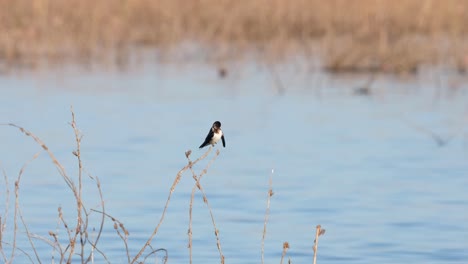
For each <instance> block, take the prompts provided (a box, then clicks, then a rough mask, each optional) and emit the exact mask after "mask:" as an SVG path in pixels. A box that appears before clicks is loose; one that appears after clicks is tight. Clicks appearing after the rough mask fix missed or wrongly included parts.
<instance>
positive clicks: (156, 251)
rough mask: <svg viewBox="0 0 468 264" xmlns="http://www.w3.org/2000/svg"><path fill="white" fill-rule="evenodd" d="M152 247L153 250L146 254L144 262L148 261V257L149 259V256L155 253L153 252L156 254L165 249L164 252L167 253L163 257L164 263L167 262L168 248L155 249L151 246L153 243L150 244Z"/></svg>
mask: <svg viewBox="0 0 468 264" xmlns="http://www.w3.org/2000/svg"><path fill="white" fill-rule="evenodd" d="M150 248H151V252H150V253H148V254H147V255H146V256H145V258H144V259H143V263H145V262H146V259H147V258H148V257H149V256H151V255H153V254H156V253H158V252H159V251H164V253H165V254H166V255H165V256H164V258H163V259H164V262H163V264H165V263H167V258H168V255H167V250H166V249H165V248H158V249H153V248H152V247H151V245H150Z"/></svg>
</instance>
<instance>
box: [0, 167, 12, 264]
mask: <svg viewBox="0 0 468 264" xmlns="http://www.w3.org/2000/svg"><path fill="white" fill-rule="evenodd" d="M2 173H3V178H4V179H5V195H6V197H5V211H4V213H3V219H4V220H3V221H2V217H0V252H1V254H2V257H3V262H5V263H6V262H7V256H6V254H5V251H4V250H3V246H2V244H3V234H4V233H5V228H6V226H7V220H8V212H9V207H10V188H9V183H8V176H7V174H6V171H5V169H4V168H3V166H2Z"/></svg>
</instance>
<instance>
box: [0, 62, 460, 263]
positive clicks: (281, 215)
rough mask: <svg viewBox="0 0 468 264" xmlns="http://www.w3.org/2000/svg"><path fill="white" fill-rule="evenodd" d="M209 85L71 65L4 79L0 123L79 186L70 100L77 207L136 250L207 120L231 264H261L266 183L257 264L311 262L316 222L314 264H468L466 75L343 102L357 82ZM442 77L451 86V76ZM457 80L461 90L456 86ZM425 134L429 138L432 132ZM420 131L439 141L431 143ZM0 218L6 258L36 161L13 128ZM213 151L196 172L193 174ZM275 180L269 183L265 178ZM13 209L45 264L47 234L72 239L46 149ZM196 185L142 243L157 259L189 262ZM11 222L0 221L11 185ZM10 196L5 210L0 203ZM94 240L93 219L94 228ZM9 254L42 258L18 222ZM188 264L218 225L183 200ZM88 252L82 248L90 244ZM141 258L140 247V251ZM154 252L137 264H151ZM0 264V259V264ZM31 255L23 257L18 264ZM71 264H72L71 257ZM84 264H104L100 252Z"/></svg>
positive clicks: (290, 78)
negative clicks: (214, 140) (215, 134)
mask: <svg viewBox="0 0 468 264" xmlns="http://www.w3.org/2000/svg"><path fill="white" fill-rule="evenodd" d="M228 69H229V74H228V76H227V78H225V79H220V78H219V77H218V76H217V74H216V69H215V68H214V67H213V66H211V65H199V64H187V65H180V64H179V65H171V64H163V65H160V64H158V65H153V64H145V65H144V66H142V67H139V68H137V69H130V70H128V71H123V72H122V71H116V70H102V69H101V70H97V71H87V70H83V69H80V68H76V67H64V68H63V69H60V70H57V69H55V70H50V71H48V70H42V71H38V72H27V73H24V72H23V73H16V74H15V73H14V74H11V75H7V76H0V90H1V95H2V96H1V97H0V123H10V122H11V123H15V124H17V125H20V126H22V127H24V128H26V129H28V130H30V131H32V132H33V133H34V134H35V135H37V136H38V137H40V138H41V139H42V140H43V141H44V142H45V143H46V145H47V146H48V148H49V149H50V150H51V151H52V152H53V153H54V155H55V156H56V157H57V159H58V160H59V162H60V163H61V164H62V165H63V166H64V167H65V169H66V171H67V174H68V176H69V177H71V178H73V180H74V181H75V183H77V171H78V168H77V163H76V157H75V156H74V155H72V151H73V150H74V149H75V147H76V146H75V142H74V134H73V130H72V129H71V127H70V125H69V122H70V121H71V114H70V106H71V105H73V108H74V111H75V114H76V121H77V124H78V127H79V129H80V130H81V132H82V134H83V140H82V145H81V151H82V159H83V163H84V167H85V170H86V172H85V173H84V175H83V188H84V189H83V200H84V202H85V206H86V207H87V209H88V210H89V209H91V208H93V209H96V210H102V207H101V206H100V200H99V193H98V190H97V188H96V184H95V181H94V180H92V179H91V178H90V177H88V174H89V175H91V176H93V177H99V179H100V181H101V188H102V192H103V196H104V202H105V211H106V213H108V214H109V215H112V216H113V217H115V218H117V219H118V220H119V221H120V222H122V223H123V224H124V225H125V228H126V229H127V230H128V231H129V233H130V235H129V238H128V247H129V250H130V255H131V256H135V255H136V253H137V252H138V250H139V249H140V248H141V247H142V246H143V245H144V243H145V242H146V240H147V239H148V237H149V235H150V234H151V232H152V231H153V229H154V227H155V226H156V224H157V223H158V221H159V219H160V217H161V213H162V211H163V208H164V205H165V202H166V200H167V197H168V194H169V190H170V187H171V185H172V183H173V181H174V179H175V176H176V174H177V172H178V171H179V170H180V169H181V168H182V167H184V166H185V164H186V163H187V161H186V158H185V155H184V152H185V151H186V150H188V149H191V150H192V159H193V160H195V159H196V158H197V157H199V156H200V155H202V154H203V153H205V150H206V149H203V150H199V149H198V146H199V145H200V144H201V143H202V141H203V139H204V137H205V136H206V133H207V132H208V129H209V128H210V126H211V124H212V122H213V121H215V120H220V121H221V122H222V124H223V125H222V128H223V131H224V133H225V137H226V143H227V146H226V148H222V147H221V146H219V145H218V146H216V147H215V149H219V150H220V155H219V156H218V157H217V159H216V161H215V162H214V163H213V164H212V165H211V166H210V167H209V169H208V172H207V174H206V175H205V176H203V179H202V181H201V184H202V186H203V188H204V190H205V192H206V194H207V198H208V201H209V204H210V206H211V208H212V212H213V215H214V218H215V221H216V225H217V228H218V230H219V237H220V242H221V247H222V251H223V254H224V256H225V259H226V263H260V262H261V240H262V232H263V224H264V217H265V210H266V204H267V192H268V188H269V187H268V182H269V178H270V177H272V184H273V191H274V195H273V197H272V198H271V204H270V215H269V221H268V224H267V232H266V239H265V263H278V262H279V261H280V258H281V252H282V244H283V242H285V241H288V242H289V244H290V249H289V251H288V252H287V255H286V260H285V262H286V261H287V260H288V259H291V261H292V262H293V263H307V262H309V263H311V262H312V256H313V251H312V246H313V243H314V236H315V226H316V225H318V224H320V225H322V227H323V228H324V229H326V233H325V235H324V236H321V237H320V240H319V247H318V263H344V262H346V263H369V264H370V263H372V264H373V263H379V264H385V263H424V264H426V263H468V192H467V190H468V175H467V174H468V119H467V116H468V105H467V103H466V102H468V100H467V99H468V94H467V91H468V90H467V89H468V86H467V85H466V83H467V82H466V81H465V80H464V79H463V78H466V77H463V76H448V77H447V76H446V78H444V79H443V80H444V82H443V83H442V88H441V84H440V83H437V84H435V83H434V82H432V81H431V80H432V79H430V78H429V79H427V78H425V77H424V76H417V77H416V78H414V77H407V78H400V77H395V76H381V77H379V78H378V79H377V81H376V83H375V84H374V85H373V89H374V90H373V93H372V95H371V96H355V95H353V92H352V91H353V87H356V86H358V85H359V84H361V83H364V82H365V80H366V77H359V76H333V75H328V74H325V73H320V72H317V73H315V72H314V73H305V72H299V73H296V72H295V71H296V69H295V68H294V67H288V66H287V65H284V66H282V67H280V68H278V69H277V71H278V72H279V73H280V79H281V81H282V85H283V86H284V91H283V90H282V89H283V88H281V89H280V88H279V87H278V83H277V82H275V81H274V80H273V78H272V76H271V72H270V71H268V70H267V69H265V68H264V67H261V66H252V65H248V64H247V65H246V66H238V67H234V66H232V68H228ZM452 77H453V79H452ZM455 78H458V79H456V80H460V79H461V80H462V81H459V82H455V81H453V82H452V80H454V79H455ZM429 131H431V132H429ZM430 133H435V134H437V135H438V136H440V137H441V138H443V139H450V140H449V141H448V143H447V144H444V145H443V146H439V145H438V144H437V142H436V140H434V138H433V137H432V136H431V134H430ZM0 144H1V146H2V147H1V151H0V165H1V167H2V169H3V170H5V174H6V175H7V177H8V185H5V184H4V180H2V181H1V182H2V185H0V186H1V188H0V189H1V190H0V198H1V201H2V202H0V214H1V216H2V221H3V223H5V221H6V226H5V227H4V230H5V231H4V232H3V238H2V239H3V242H4V243H3V249H4V252H5V254H6V256H7V257H8V258H9V257H10V252H11V244H12V241H13V233H14V232H13V231H14V226H13V214H14V207H15V206H14V203H15V197H14V182H15V180H16V179H17V177H18V173H19V171H20V169H21V167H22V166H23V165H24V163H25V162H27V161H28V160H30V159H31V158H32V157H33V155H34V154H35V153H36V152H38V151H41V148H40V147H39V146H38V145H37V144H36V143H34V141H33V140H32V138H30V137H26V136H24V135H23V134H21V133H20V132H19V131H18V130H17V129H15V128H12V127H8V126H1V127H0ZM213 155H214V151H212V152H211V153H210V155H209V157H208V158H207V159H206V160H203V161H201V162H200V163H199V164H197V165H196V166H195V167H194V169H195V171H196V172H197V173H199V172H201V171H202V170H203V169H204V168H205V166H206V165H207V164H208V162H209V159H211V158H212V157H213ZM272 170H274V173H272ZM21 177H22V178H21V182H20V189H19V191H20V193H19V205H20V208H21V212H22V214H23V218H24V220H25V222H26V224H27V226H28V229H29V232H31V233H33V234H34V236H35V237H40V238H35V239H33V242H34V245H35V248H36V250H37V251H38V255H39V256H40V259H41V261H43V262H45V263H49V262H51V260H52V259H53V260H55V262H57V263H58V261H59V254H58V253H57V250H55V251H54V250H53V249H52V247H50V246H49V245H47V243H46V242H44V241H45V240H51V239H52V238H51V237H50V236H49V234H48V232H49V231H52V232H55V233H57V234H58V236H59V238H60V239H61V243H62V245H65V244H66V240H67V237H68V235H67V233H66V230H65V229H64V227H63V223H62V222H60V221H59V219H58V213H57V208H58V207H59V206H61V207H62V210H63V214H64V217H65V219H66V221H67V222H68V224H69V225H70V226H74V224H75V223H76V222H75V218H76V206H75V202H74V199H73V195H72V193H71V191H70V189H69V188H68V187H67V185H66V184H65V182H64V181H63V179H62V178H61V176H60V174H59V173H58V172H57V169H56V168H55V167H54V165H53V163H52V162H51V160H50V158H49V157H48V155H47V153H45V152H44V151H42V152H41V154H40V156H39V157H38V158H37V159H35V160H34V161H33V162H31V163H30V164H29V165H28V166H27V167H26V169H25V172H24V174H23V175H22V176H21ZM193 184H194V180H193V179H192V177H191V174H190V172H187V173H185V174H183V177H182V179H181V181H180V182H179V184H178V185H177V187H176V189H175V191H174V193H173V195H172V197H171V202H170V204H169V208H168V210H167V214H166V216H165V218H164V222H163V223H162V225H161V227H160V229H159V231H158V233H157V235H156V236H155V238H154V240H153V242H152V245H153V247H154V248H155V249H156V248H165V249H166V250H167V251H168V257H169V258H168V263H189V251H188V249H187V244H188V235H187V230H188V224H189V203H190V195H191V191H192V187H193ZM7 186H8V187H9V191H10V194H9V198H10V199H9V207H8V215H6V216H5V213H4V212H5V210H6V209H7V208H6V204H7V202H6V197H7V195H6V188H5V187H7ZM3 201H5V202H3ZM89 221H90V222H89V227H90V228H89V230H90V233H89V236H90V237H93V236H94V237H95V236H96V234H97V233H96V231H94V232H93V231H92V230H93V228H94V229H95V230H97V229H98V228H99V225H100V218H99V214H98V213H92V214H91V215H90V220H89ZM18 223H19V227H18V232H17V242H16V243H17V246H18V248H20V249H22V250H24V251H26V252H27V253H28V254H29V255H30V256H31V257H32V259H33V262H35V263H36V262H38V261H37V260H36V257H35V256H34V253H33V251H32V249H31V246H30V244H29V242H28V240H27V236H26V233H25V229H24V226H23V225H22V224H21V221H19V220H18ZM192 232H193V263H219V262H220V261H219V253H218V250H217V247H216V238H215V236H214V228H213V225H212V222H211V218H210V215H209V212H208V209H207V207H206V205H205V204H204V203H203V198H202V196H201V194H200V193H199V192H197V193H196V195H195V200H194V205H193V223H192ZM98 249H100V250H101V251H102V252H104V254H105V255H106V257H107V258H108V260H109V261H110V262H111V263H127V255H126V252H125V245H124V243H123V242H122V240H121V239H120V238H119V236H118V235H117V234H116V232H115V230H114V229H113V222H112V221H111V220H110V219H109V218H106V222H105V227H104V230H103V234H102V237H101V240H100V241H99V244H98ZM86 250H87V251H86V252H88V253H89V247H87V248H86ZM146 252H147V253H148V252H149V251H146ZM162 255H163V254H160V253H158V254H157V257H156V259H155V258H154V257H152V258H150V260H147V263H154V262H156V263H162V260H161V257H162ZM3 260H4V258H3V257H2V261H3ZM27 260H28V258H27V257H26V256H25V254H22V253H21V252H19V251H18V250H17V251H16V254H15V263H22V262H24V261H27ZM74 260H75V261H74V262H79V258H78V257H75V258H74ZM94 262H95V263H106V262H105V260H104V258H103V257H102V256H101V255H100V254H98V253H96V252H95V259H94Z"/></svg>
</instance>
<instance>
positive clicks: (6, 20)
mask: <svg viewBox="0 0 468 264" xmlns="http://www.w3.org/2000/svg"><path fill="white" fill-rule="evenodd" d="M467 13H468V2H467V1H465V0H446V1H438V0H399V1H393V0H359V1H348V0H327V1H321V0H288V1H286V0H252V1H231V0H119V1H115V0H68V1H62V0H32V1H31V0H15V1H11V0H0V32H1V34H0V60H3V61H7V62H9V63H13V62H20V61H23V62H25V61H26V62H29V63H34V62H38V61H41V60H42V59H44V58H46V59H47V60H51V61H54V60H62V59H64V58H75V59H81V60H89V59H91V60H102V59H104V58H109V57H110V58H117V59H118V58H119V57H125V56H126V55H127V54H128V52H129V49H130V50H134V48H135V47H140V46H146V47H154V48H158V49H159V50H163V51H169V50H171V49H173V48H174V47H179V46H180V44H183V43H186V42H187V41H189V42H194V43H197V44H201V46H206V47H209V49H206V50H209V54H205V55H207V56H228V57H239V56H240V55H242V54H249V52H250V51H252V50H254V51H257V52H261V53H262V55H265V57H266V58H267V59H271V58H273V59H277V57H279V58H282V57H283V56H286V55H289V54H291V52H294V53H299V54H303V55H320V56H322V57H323V62H324V66H325V67H327V68H328V69H330V70H392V71H399V70H405V71H407V70H413V69H414V68H415V67H417V65H419V64H421V63H440V62H442V63H451V64H454V65H456V66H457V67H459V68H460V69H465V68H466V67H467V64H468V45H467V44H468V43H467V37H466V34H467V33H468V27H466V25H468V16H467V15H466V14H467ZM206 50H205V51H206Z"/></svg>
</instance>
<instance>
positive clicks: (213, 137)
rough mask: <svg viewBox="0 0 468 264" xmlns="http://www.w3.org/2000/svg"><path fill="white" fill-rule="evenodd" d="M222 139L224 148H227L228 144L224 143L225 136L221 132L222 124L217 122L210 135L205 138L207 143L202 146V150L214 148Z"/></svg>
mask: <svg viewBox="0 0 468 264" xmlns="http://www.w3.org/2000/svg"><path fill="white" fill-rule="evenodd" d="M220 139H221V141H223V147H226V142H225V141H224V134H223V131H222V130H221V122H219V121H216V122H214V123H213V126H212V127H211V128H210V131H208V135H207V136H206V138H205V142H203V144H201V145H200V148H203V147H206V146H208V145H210V144H211V145H212V146H214V145H215V144H216V143H218V141H219V140H220Z"/></svg>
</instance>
